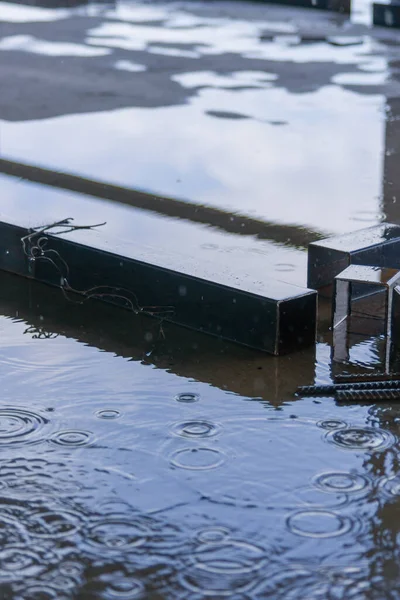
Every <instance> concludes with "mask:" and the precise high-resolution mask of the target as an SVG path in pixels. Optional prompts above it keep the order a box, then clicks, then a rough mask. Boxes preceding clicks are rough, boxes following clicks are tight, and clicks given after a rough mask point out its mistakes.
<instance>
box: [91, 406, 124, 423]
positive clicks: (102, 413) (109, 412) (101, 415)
mask: <svg viewBox="0 0 400 600" xmlns="http://www.w3.org/2000/svg"><path fill="white" fill-rule="evenodd" d="M95 415H96V417H97V418H98V419H106V420H112V419H119V417H120V416H121V413H120V412H119V410H115V409H113V408H103V409H102V410H98V411H96V412H95Z"/></svg>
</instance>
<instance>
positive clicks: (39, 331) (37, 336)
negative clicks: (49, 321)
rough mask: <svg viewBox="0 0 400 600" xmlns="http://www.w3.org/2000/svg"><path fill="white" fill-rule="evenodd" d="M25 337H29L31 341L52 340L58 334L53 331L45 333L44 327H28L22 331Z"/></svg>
mask: <svg viewBox="0 0 400 600" xmlns="http://www.w3.org/2000/svg"><path fill="white" fill-rule="evenodd" d="M24 334H25V335H31V336H32V339H33V340H54V339H55V338H57V337H58V336H59V335H60V334H59V333H55V332H54V331H46V330H45V328H44V327H37V326H36V325H30V326H29V327H27V328H26V329H25V331H24Z"/></svg>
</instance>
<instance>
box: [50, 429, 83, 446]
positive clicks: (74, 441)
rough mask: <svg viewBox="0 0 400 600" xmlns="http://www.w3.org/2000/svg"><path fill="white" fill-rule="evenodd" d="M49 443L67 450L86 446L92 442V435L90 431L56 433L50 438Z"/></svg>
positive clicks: (77, 430) (74, 430)
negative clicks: (64, 447)
mask: <svg viewBox="0 0 400 600" xmlns="http://www.w3.org/2000/svg"><path fill="white" fill-rule="evenodd" d="M50 441H51V442H52V443H53V444H56V445H57V446H67V447H68V448H74V447H79V446H88V445H89V444H90V443H91V442H92V441H93V434H92V433H91V432H90V431H80V430H79V429H69V430H65V431H58V432H57V433H55V434H54V435H52V436H51V438H50Z"/></svg>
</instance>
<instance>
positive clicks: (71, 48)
mask: <svg viewBox="0 0 400 600" xmlns="http://www.w3.org/2000/svg"><path fill="white" fill-rule="evenodd" d="M0 50H19V51H22V52H31V53H32V54H46V55H47V56H85V57H89V56H104V55H106V54H110V50H109V49H108V48H88V46H84V45H82V44H71V43H69V42H47V41H45V40H36V39H35V38H34V37H32V36H31V35H11V36H9V37H5V38H3V39H2V40H1V41H0Z"/></svg>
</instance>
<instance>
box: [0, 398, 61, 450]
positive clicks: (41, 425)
mask: <svg viewBox="0 0 400 600" xmlns="http://www.w3.org/2000/svg"><path fill="white" fill-rule="evenodd" d="M48 424H49V420H48V419H46V418H45V417H43V416H42V415H41V414H39V413H37V412H33V411H31V410H27V409H25V408H11V407H10V408H1V409H0V446H9V445H15V444H33V443H38V442H40V441H42V439H43V438H42V437H41V434H42V431H43V429H45V427H46V426H47V425H48Z"/></svg>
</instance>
